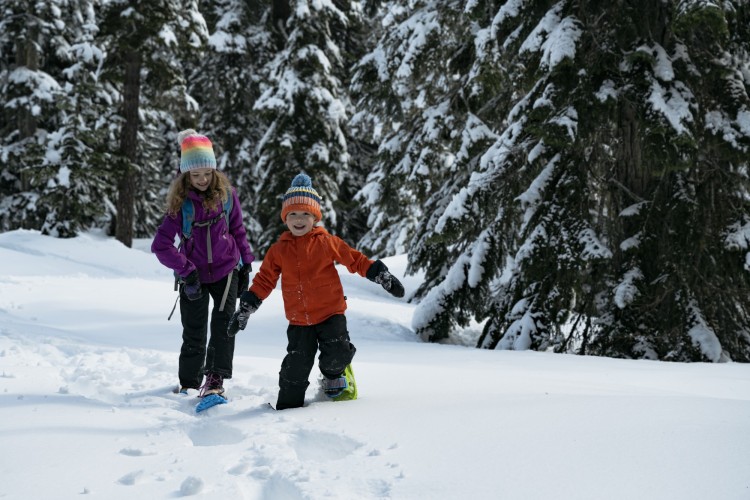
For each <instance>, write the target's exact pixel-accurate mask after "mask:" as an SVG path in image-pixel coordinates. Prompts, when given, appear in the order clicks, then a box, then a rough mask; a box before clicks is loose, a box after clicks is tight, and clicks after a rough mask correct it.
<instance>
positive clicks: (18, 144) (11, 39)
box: [0, 0, 64, 230]
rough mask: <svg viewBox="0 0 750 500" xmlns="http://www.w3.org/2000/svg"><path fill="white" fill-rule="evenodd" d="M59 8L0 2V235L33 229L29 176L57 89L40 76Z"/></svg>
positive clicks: (39, 218) (37, 218)
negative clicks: (16, 230) (23, 229)
mask: <svg viewBox="0 0 750 500" xmlns="http://www.w3.org/2000/svg"><path fill="white" fill-rule="evenodd" d="M58 3H59V2H57V1H55V2H47V3H33V4H32V3H29V2H25V1H19V0H0V103H2V104H3V105H2V106H0V195H2V196H1V201H0V229H2V230H9V229H16V228H30V229H39V228H40V227H41V225H42V223H43V221H44V219H45V217H46V214H45V211H46V210H45V208H44V207H42V206H40V205H39V203H38V202H39V191H38V190H37V189H36V188H37V186H36V185H34V184H33V178H34V172H35V170H36V169H38V166H39V165H41V164H42V163H43V161H44V159H45V153H46V142H47V133H48V131H49V127H50V126H51V125H53V124H51V123H50V121H49V120H48V119H47V118H48V117H49V116H54V115H55V114H56V112H55V105H56V103H57V102H58V100H59V99H60V98H61V97H62V96H63V95H64V92H63V89H62V88H61V87H60V84H59V83H58V81H57V80H56V79H55V77H54V76H52V75H50V74H49V73H48V72H47V71H45V68H44V64H45V60H46V58H47V57H50V56H52V57H54V52H55V50H56V49H57V48H59V46H58V44H59V41H60V39H61V37H60V34H61V33H60V26H61V25H60V23H59V19H57V17H58V16H59V14H60V11H59V6H58V5H57V4H58Z"/></svg>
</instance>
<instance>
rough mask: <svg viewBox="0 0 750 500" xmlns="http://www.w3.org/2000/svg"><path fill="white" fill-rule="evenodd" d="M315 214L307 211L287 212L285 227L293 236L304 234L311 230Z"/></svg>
mask: <svg viewBox="0 0 750 500" xmlns="http://www.w3.org/2000/svg"><path fill="white" fill-rule="evenodd" d="M314 224H315V216H314V215H313V214H311V213H308V212H289V213H288V214H286V227H288V228H289V230H290V231H291V232H292V234H293V235H294V236H304V235H306V234H307V233H309V232H310V231H312V228H313V225H314Z"/></svg>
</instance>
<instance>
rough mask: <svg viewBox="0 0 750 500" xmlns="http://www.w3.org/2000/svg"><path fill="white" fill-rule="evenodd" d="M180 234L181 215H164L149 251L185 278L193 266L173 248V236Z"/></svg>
mask: <svg viewBox="0 0 750 500" xmlns="http://www.w3.org/2000/svg"><path fill="white" fill-rule="evenodd" d="M181 232H182V214H181V213H178V214H177V215H175V216H172V215H165V216H164V220H163V221H162V223H161V225H160V226H159V228H158V229H157V230H156V235H155V236H154V241H153V242H152V243H151V251H152V252H153V253H154V254H155V255H156V258H157V259H159V262H161V263H162V264H163V265H164V266H166V267H168V268H170V269H171V270H173V271H174V272H175V273H177V274H178V275H180V276H182V277H185V276H187V275H188V274H190V273H192V272H193V271H194V270H195V266H194V265H193V264H192V262H190V261H189V260H187V257H185V255H183V254H181V253H180V252H178V251H177V248H176V247H175V246H174V240H175V236H177V235H178V234H180V233H181Z"/></svg>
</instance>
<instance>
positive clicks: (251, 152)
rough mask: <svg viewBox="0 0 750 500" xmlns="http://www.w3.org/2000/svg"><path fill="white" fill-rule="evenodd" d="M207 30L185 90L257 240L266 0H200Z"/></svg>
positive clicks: (268, 54) (268, 43) (268, 48)
mask: <svg viewBox="0 0 750 500" xmlns="http://www.w3.org/2000/svg"><path fill="white" fill-rule="evenodd" d="M201 11H202V12H203V13H204V16H205V18H206V22H207V24H208V28H209V31H210V33H211V35H210V37H209V41H208V46H207V50H206V53H205V57H203V58H202V59H201V60H200V61H199V63H198V64H197V65H196V66H195V68H194V69H193V70H192V71H191V77H190V79H189V88H188V90H189V92H190V94H191V95H192V96H194V97H195V99H196V101H197V102H198V105H199V106H200V109H201V112H200V122H199V123H200V124H199V126H198V129H199V130H200V131H201V132H203V133H205V134H206V135H208V136H209V137H210V138H211V139H212V141H213V142H214V148H215V149H216V152H217V162H218V167H219V168H220V169H221V170H223V171H225V172H226V173H227V175H228V176H229V177H230V179H231V180H232V184H233V185H234V186H235V187H236V188H237V192H238V194H239V198H240V202H241V203H242V208H243V215H244V217H245V222H246V226H247V227H248V238H249V239H250V241H251V244H252V246H253V247H254V248H256V247H257V245H258V235H259V234H260V233H261V226H260V225H259V223H258V222H257V220H256V218H255V217H254V212H253V209H254V204H253V198H254V192H255V189H254V188H255V185H256V184H257V179H256V178H255V176H254V175H253V172H252V168H253V166H254V165H255V163H256V162H257V159H258V157H257V146H258V144H259V143H260V141H261V139H262V137H263V134H264V128H263V127H264V123H263V120H262V119H261V116H260V114H259V113H258V112H257V111H254V110H253V105H254V103H255V101H256V100H257V99H258V98H259V97H260V94H261V90H260V85H261V83H262V74H263V68H264V66H265V65H266V64H268V63H269V62H270V60H271V58H272V55H273V54H272V50H273V40H272V34H271V31H270V29H269V27H270V24H271V23H270V21H269V18H270V4H269V3H266V2H245V1H241V0H222V1H218V2H214V1H212V2H203V3H202V9H201Z"/></svg>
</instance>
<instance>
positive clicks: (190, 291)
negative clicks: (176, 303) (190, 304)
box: [183, 269, 203, 300]
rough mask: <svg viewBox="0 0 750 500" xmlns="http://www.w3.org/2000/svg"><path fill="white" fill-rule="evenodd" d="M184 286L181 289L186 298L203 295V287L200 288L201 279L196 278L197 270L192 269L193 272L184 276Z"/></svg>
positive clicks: (192, 298)
mask: <svg viewBox="0 0 750 500" xmlns="http://www.w3.org/2000/svg"><path fill="white" fill-rule="evenodd" d="M184 282H185V286H184V288H183V291H184V292H185V296H186V297H187V298H188V300H198V299H200V298H201V297H203V289H202V288H201V280H200V279H199V278H198V270H197V269H193V272H192V273H190V274H188V275H187V276H185V278H184Z"/></svg>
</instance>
